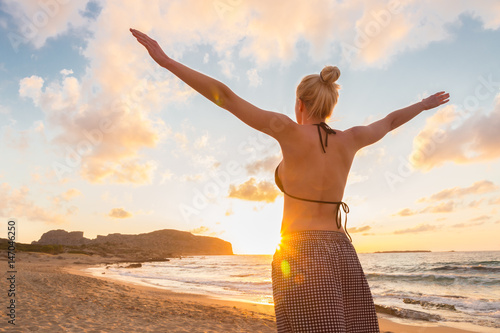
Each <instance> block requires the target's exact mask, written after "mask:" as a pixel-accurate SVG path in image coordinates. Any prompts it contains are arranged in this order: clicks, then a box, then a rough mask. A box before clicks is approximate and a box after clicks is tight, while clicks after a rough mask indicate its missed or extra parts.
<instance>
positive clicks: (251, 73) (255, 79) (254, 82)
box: [247, 68, 262, 87]
mask: <svg viewBox="0 0 500 333" xmlns="http://www.w3.org/2000/svg"><path fill="white" fill-rule="evenodd" d="M247 77H248V81H249V82H250V86H251V87H258V86H260V85H261V84H262V78H261V77H260V76H259V73H258V72H257V69H256V68H252V69H249V70H247Z"/></svg>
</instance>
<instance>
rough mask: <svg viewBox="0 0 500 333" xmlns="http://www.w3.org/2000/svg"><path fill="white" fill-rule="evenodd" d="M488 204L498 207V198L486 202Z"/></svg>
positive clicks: (499, 201) (499, 202)
mask: <svg viewBox="0 0 500 333" xmlns="http://www.w3.org/2000/svg"><path fill="white" fill-rule="evenodd" d="M488 204H490V205H500V197H498V198H492V199H490V201H488Z"/></svg>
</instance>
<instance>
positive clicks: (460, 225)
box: [451, 221, 484, 228]
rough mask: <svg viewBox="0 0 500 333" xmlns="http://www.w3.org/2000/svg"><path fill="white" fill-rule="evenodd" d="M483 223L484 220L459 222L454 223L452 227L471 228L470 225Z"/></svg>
mask: <svg viewBox="0 0 500 333" xmlns="http://www.w3.org/2000/svg"><path fill="white" fill-rule="evenodd" d="M482 224H484V221H477V222H468V223H457V224H453V225H452V226H451V227H452V228H470V227H474V226H477V225H482Z"/></svg>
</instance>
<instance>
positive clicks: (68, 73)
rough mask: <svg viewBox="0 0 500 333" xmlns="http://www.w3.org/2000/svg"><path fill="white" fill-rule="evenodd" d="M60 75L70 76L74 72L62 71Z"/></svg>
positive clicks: (70, 70) (69, 70)
mask: <svg viewBox="0 0 500 333" xmlns="http://www.w3.org/2000/svg"><path fill="white" fill-rule="evenodd" d="M59 73H61V74H62V75H64V76H68V75H70V74H73V70H72V69H62V70H61V71H60V72H59Z"/></svg>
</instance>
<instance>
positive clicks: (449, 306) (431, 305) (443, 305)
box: [403, 298, 457, 311]
mask: <svg viewBox="0 0 500 333" xmlns="http://www.w3.org/2000/svg"><path fill="white" fill-rule="evenodd" d="M403 303H406V304H417V305H420V306H422V307H423V308H426V309H428V308H435V309H444V310H451V311H457V309H456V308H455V305H453V304H447V303H435V302H429V301H421V300H417V299H413V298H403Z"/></svg>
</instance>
